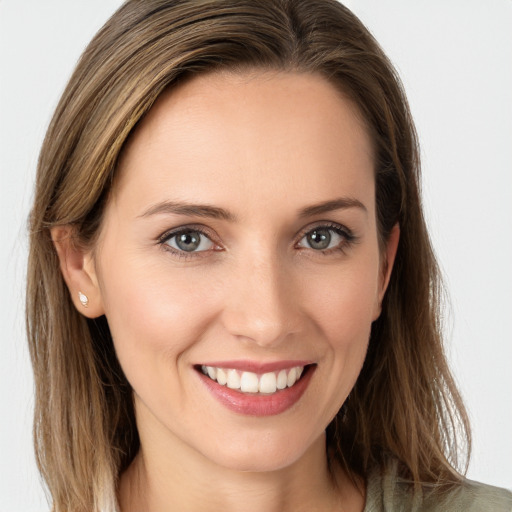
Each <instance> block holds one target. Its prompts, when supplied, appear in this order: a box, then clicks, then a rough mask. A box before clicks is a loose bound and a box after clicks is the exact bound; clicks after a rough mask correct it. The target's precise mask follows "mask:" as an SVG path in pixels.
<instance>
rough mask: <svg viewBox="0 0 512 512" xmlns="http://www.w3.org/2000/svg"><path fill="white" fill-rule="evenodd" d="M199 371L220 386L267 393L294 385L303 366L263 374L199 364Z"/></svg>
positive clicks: (246, 391)
mask: <svg viewBox="0 0 512 512" xmlns="http://www.w3.org/2000/svg"><path fill="white" fill-rule="evenodd" d="M201 371H202V372H203V374H204V375H207V376H208V377H209V378H210V379H211V380H213V381H215V382H217V383H218V384H220V385H221V386H227V387H228V388H229V389H235V390H240V391H241V392H242V393H261V394H266V395H269V394H273V393H276V392H277V391H281V390H283V389H286V388H291V387H292V386H294V385H295V383H296V382H297V381H298V380H299V379H300V377H301V375H302V373H303V371H304V366H295V367H292V368H288V369H283V370H280V371H274V372H267V373H263V374H257V373H254V372H246V371H240V370H236V369H234V368H229V369H227V368H217V367H215V366H205V365H202V366H201Z"/></svg>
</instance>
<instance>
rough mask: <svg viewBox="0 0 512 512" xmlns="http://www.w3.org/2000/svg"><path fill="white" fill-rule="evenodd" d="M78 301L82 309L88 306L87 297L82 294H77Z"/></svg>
mask: <svg viewBox="0 0 512 512" xmlns="http://www.w3.org/2000/svg"><path fill="white" fill-rule="evenodd" d="M78 299H79V300H80V303H81V304H82V306H83V307H84V308H86V307H88V306H89V297H87V295H84V294H83V293H82V292H78Z"/></svg>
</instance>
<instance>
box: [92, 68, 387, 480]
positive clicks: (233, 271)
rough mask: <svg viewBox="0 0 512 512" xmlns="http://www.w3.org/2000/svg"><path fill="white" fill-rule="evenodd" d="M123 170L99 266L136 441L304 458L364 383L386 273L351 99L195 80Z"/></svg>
mask: <svg viewBox="0 0 512 512" xmlns="http://www.w3.org/2000/svg"><path fill="white" fill-rule="evenodd" d="M117 178H118V179H117V181H116V182H115V185H114V189H113V193H112V195H111V197H110V199H109V202H108V205H107V208H106V213H105V217H104V222H103V225H102V229H101V233H100V237H99V240H98V244H97V247H96V248H95V251H94V255H93V256H92V257H93V258H94V259H93V262H94V267H93V270H91V275H92V277H93V282H94V283H95V284H96V286H97V291H98V293H99V295H98V298H97V301H98V302H99V303H100V306H99V307H100V308H101V311H102V312H104V313H105V314H106V317H107V319H108V323H109V325H110V329H111V332H112V336H113V339H114V344H115V348H116V351H117V355H118V357H119V361H120V363H121V366H122V368H123V370H124V372H125V374H126V377H127V378H128V381H129V382H130V384H131V386H132V387H133V391H134V396H135V408H136V415H137V424H138V428H139V431H140V435H141V440H142V447H143V449H144V448H148V445H152V446H153V448H154V449H155V450H163V451H165V450H166V449H167V448H169V449H172V450H178V451H180V450H181V451H180V453H183V451H188V452H189V453H194V454H195V455H196V456H199V457H206V458H207V459H209V460H210V461H213V462H215V463H217V464H220V465H223V466H225V467H230V468H234V469H241V470H271V469H277V468H281V467H285V466H287V465H289V464H291V463H292V462H294V461H296V460H297V459H299V458H300V456H301V455H302V454H304V453H305V451H306V450H307V449H308V447H310V446H312V445H313V443H314V442H315V441H318V440H319V439H320V438H321V437H322V435H323V432H324V429H325V428H326V426H327V425H328V423H329V422H330V421H331V420H332V418H333V417H334V416H335V414H336V413H337V411H338V410H339V409H340V407H341V405H342V404H343V402H344V400H345V399H346V397H347V395H348V394H349V392H350V390H351V388H352V387H353V385H354V383H355V381H356V379H357V376H358V374H359V372H360V369H361V366H362V364H363V361H364V358H365V354H366V349H367V345H368V338H369V334H370V326H371V323H372V321H373V320H375V319H376V318H377V316H378V315H379V313H380V301H381V298H382V295H383V293H384V287H385V283H386V279H387V278H386V275H387V274H386V272H385V271H384V268H383V265H381V262H382V261H384V259H385V255H381V254H380V252H379V245H378V238H377V229H376V219H375V204H374V203H375V189H374V169H373V159H372V148H371V143H370V140H369V137H368V134H367V131H366V129H365V128H364V125H363V123H362V122H361V120H360V118H359V117H358V115H357V112H356V110H355V108H354V107H353V105H352V104H351V103H350V102H349V101H348V100H347V99H345V98H344V97H343V96H342V95H340V94H339V93H338V92H337V91H336V90H335V89H334V88H333V86H332V85H330V84H329V83H328V82H327V81H325V80H324V79H322V78H320V77H318V76H315V75H309V74H296V73H284V72H283V73H269V72H267V73H263V72H254V73H251V74H244V75H235V74H229V73H224V74H220V73H218V74H211V75H207V76H202V77H199V78H195V79H193V80H191V81H189V82H188V83H186V84H184V85H181V86H180V87H179V88H177V89H174V90H173V91H172V92H171V93H167V94H166V95H164V96H163V97H161V98H160V99H159V101H158V102H157V103H156V105H155V106H154V107H153V109H152V110H151V112H150V113H149V115H148V116H147V117H146V118H145V119H144V121H143V122H142V123H141V124H140V126H139V127H138V129H137V131H136V132H135V134H134V136H133V137H132V138H131V140H130V142H129V144H128V146H127V148H126V151H125V152H124V154H123V158H122V160H121V162H120V166H119V174H118V177H117ZM390 245H392V244H390ZM388 253H389V254H388V258H390V259H391V260H392V257H393V254H392V253H393V248H392V247H391V248H390V247H388ZM381 256H382V258H381ZM205 373H207V374H209V375H205ZM299 375H300V378H298V379H297V377H298V376H299ZM148 449H151V446H149V448H148Z"/></svg>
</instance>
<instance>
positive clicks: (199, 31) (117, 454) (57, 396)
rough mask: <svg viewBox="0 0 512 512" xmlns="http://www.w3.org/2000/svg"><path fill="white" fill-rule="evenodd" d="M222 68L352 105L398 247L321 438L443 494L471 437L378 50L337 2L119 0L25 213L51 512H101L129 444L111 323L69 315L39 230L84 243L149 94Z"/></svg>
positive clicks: (392, 82)
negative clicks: (309, 88)
mask: <svg viewBox="0 0 512 512" xmlns="http://www.w3.org/2000/svg"><path fill="white" fill-rule="evenodd" d="M221 69H229V70H232V71H235V72H237V71H240V72H241V71H243V70H245V69H275V70H284V71H286V70H293V71H299V72H306V73H315V74H318V75H320V76H323V77H324V78H325V79H327V80H328V81H329V82H330V83H331V84H333V85H334V86H335V87H337V88H339V89H341V90H342V91H343V92H344V93H345V94H347V95H348V96H349V97H350V98H351V99H352V101H353V102H354V103H355V104H356V105H357V106H358V108H359V110H360V112H361V114H362V115H363V117H364V119H365V122H366V125H367V127H368V130H369V131H370V134H371V136H372V139H373V143H374V147H375V179H376V205H377V217H378V219H377V221H378V227H379V236H380V240H381V242H384V241H385V240H386V238H387V237H388V236H389V234H390V231H391V229H392V227H393V226H394V224H395V223H397V222H398V223H399V225H400V231H401V238H400V243H399V247H398V253H397V256H396V261H395V266H394V269H393V272H392V275H391V281H390V284H389V288H388V291H387V293H386V296H385V299H384V302H383V305H382V314H381V316H380V318H379V319H378V320H377V321H376V322H374V325H373V327H372V333H371V339H370V346H369V350H368V354H367V358H366V361H365V364H364V367H363V369H362V372H361V374H360V376H359V379H358V381H357V383H356V385H355V388H354V389H353V390H352V392H351V394H350V398H349V399H348V400H347V402H346V403H345V405H344V406H343V408H342V410H341V411H340V413H339V414H338V416H337V417H336V418H335V420H334V421H333V422H332V423H331V424H330V425H329V427H328V429H327V439H328V452H329V456H330V460H331V462H334V461H337V462H338V463H341V464H342V465H343V466H344V467H345V468H346V469H348V470H349V471H350V472H352V473H353V474H358V475H361V476H365V475H367V474H368V472H369V471H370V470H371V469H372V468H375V467H383V466H385V465H386V463H387V462H388V461H389V460H390V459H394V460H397V461H398V462H399V465H400V468H401V472H402V474H403V476H404V477H405V478H408V479H410V480H411V481H412V482H414V483H416V484H419V483H420V482H430V483H437V484H439V485H440V486H442V485H445V484H453V483H454V482H456V481H457V479H458V472H457V471H460V470H461V467H460V466H459V463H460V462H461V460H462V461H464V459H460V458H459V456H460V455H464V453H465V452H464V448H467V449H468V451H469V444H470V436H469V425H468V420H467V416H466V412H465V410H464V407H463V404H462V402H461V399H460V396H459V394H458V392H457V389H456V387H455V385H454V382H453V379H452V377H451V375H450V372H449V369H448V367H447V363H446V359H445V355H444V352H443V346H442V335H441V331H442V329H441V327H442V326H441V324H440V318H441V316H440V305H441V299H442V288H441V282H440V276H439V270H438V267H437V265H436V261H435V257H434V254H433V251H432V248H431V245H430V241H429V237H428V233H427V231H426V227H425V221H424V218H423V214H422V209H421V199H420V190H419V187H420V175H419V173H420V165H419V157H418V145H417V138H416V134H415V129H414V125H413V122H412V119H411V115H410V112H409V108H408V105H407V100H406V97H405V95H404V92H403V90H402V86H401V83H400V80H399V78H398V77H397V75H396V73H395V71H394V69H393V67H392V65H391V64H390V62H389V61H388V59H387V58H386V56H385V55H384V53H383V52H382V50H381V48H380V47H379V45H378V44H377V43H376V41H375V40H374V39H373V37H372V36H371V35H370V34H369V32H368V31H367V29H366V28H365V27H364V26H363V24H362V23H361V22H360V21H359V20H358V19H357V18H356V17H355V16H354V15H353V14H352V13H351V12H350V11H349V10H348V9H346V8H345V7H343V6H342V5H341V4H340V3H338V2H337V1H336V0H258V1H257V2H255V1H253V0H144V1H141V0H129V1H128V2H126V3H125V4H124V5H123V6H122V7H121V8H120V9H119V10H118V11H117V12H116V13H115V14H114V15H113V16H112V18H111V19H110V20H109V21H108V22H107V23H106V24H105V26H104V27H103V28H102V29H101V30H100V32H99V33H98V34H97V35H96V36H95V37H94V39H93V40H92V42H91V43H90V44H89V46H88V47H87V49H86V50H85V52H84V54H83V55H82V57H81V59H80V61H79V63H78V65H77V68H76V70H75V72H74V74H73V76H72V77H71V79H70V81H69V84H68V86H67V88H66V90H65V92H64V94H63V96H62V98H61V101H60V103H59V105H58V107H57V109H56V112H55V114H54V117H53V120H52V122H51V124H50V126H49V128H48V132H47V135H46V138H45V141H44V144H43V147H42V150H41V154H40V158H39V164H38V173H37V182H36V192H35V201H34V206H33V209H32V212H31V216H30V255H29V263H28V284H27V330H28V339H29V344H30V352H31V357H32V363H33V367H34V373H35V382H36V406H35V423H34V439H35V448H36V454H37V460H38V464H39V468H40V471H41V473H42V475H43V477H44V479H45V480H46V483H47V486H48V488H49V491H50V493H51V496H52V500H53V510H54V511H55V512H64V511H66V512H82V511H83V512H85V511H87V512H91V511H96V512H98V511H99V510H100V509H101V510H103V511H104V512H106V511H111V510H115V507H116V505H115V486H116V482H117V479H118V477H119V474H120V473H121V472H122V471H123V470H124V469H125V468H126V467H127V466H128V465H129V464H130V462H131V461H132V459H133V457H134V456H135V454H136V453H137V450H138V448H139V439H138V434H137V428H136V424H135V417H134V411H133V403H132V396H131V389H130V386H129V384H128V382H127V381H126V379H125V377H124V375H123V372H122V370H121V368H120V366H119V363H118V361H117V358H116V355H115V352H114V349H113V345H112V339H111V337H110V333H109V329H108V324H107V322H106V320H105V318H104V317H102V318H99V319H96V320H87V319H86V318H85V317H83V316H82V315H81V314H79V313H78V312H77V310H76V309H75V307H74V306H73V303H72V301H71V298H70V295H69V291H68V289H67V287H66V285H65V283H64V280H63V277H62V275H61V272H60V270H59V262H58V257H57V254H56V251H55V248H54V246H53V243H52V240H51V236H50V229H51V228H52V227H54V226H58V225H71V226H73V232H74V236H75V239H76V243H81V244H92V243H93V242H94V238H95V236H96V235H97V233H98V229H99V226H100V223H101V219H102V213H103V209H104V206H105V203H106V201H107V199H108V193H109V190H110V187H111V184H112V181H113V178H114V175H115V172H116V165H117V162H118V160H119V157H120V154H121V151H122V149H123V146H124V144H125V141H126V139H127V138H128V136H129V135H130V133H132V131H133V130H134V129H135V127H136V126H137V123H138V122H139V121H140V119H141V118H142V117H143V116H144V115H145V114H146V113H147V112H148V111H149V109H150V108H151V106H152V105H153V103H154V102H155V101H156V99H157V98H158V97H159V95H160V94H161V93H162V92H163V91H164V90H168V89H170V88H172V87H173V86H175V85H176V84H177V83H178V82H180V81H182V80H184V79H186V78H188V77H190V76H193V75H196V74H200V73H206V72H211V71H215V70H221ZM458 439H461V440H462V443H461V444H458V443H457V440H458Z"/></svg>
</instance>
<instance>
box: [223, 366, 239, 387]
mask: <svg viewBox="0 0 512 512" xmlns="http://www.w3.org/2000/svg"><path fill="white" fill-rule="evenodd" d="M226 385H227V387H228V388H231V389H240V375H238V372H237V371H236V370H228V381H227V383H226Z"/></svg>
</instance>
